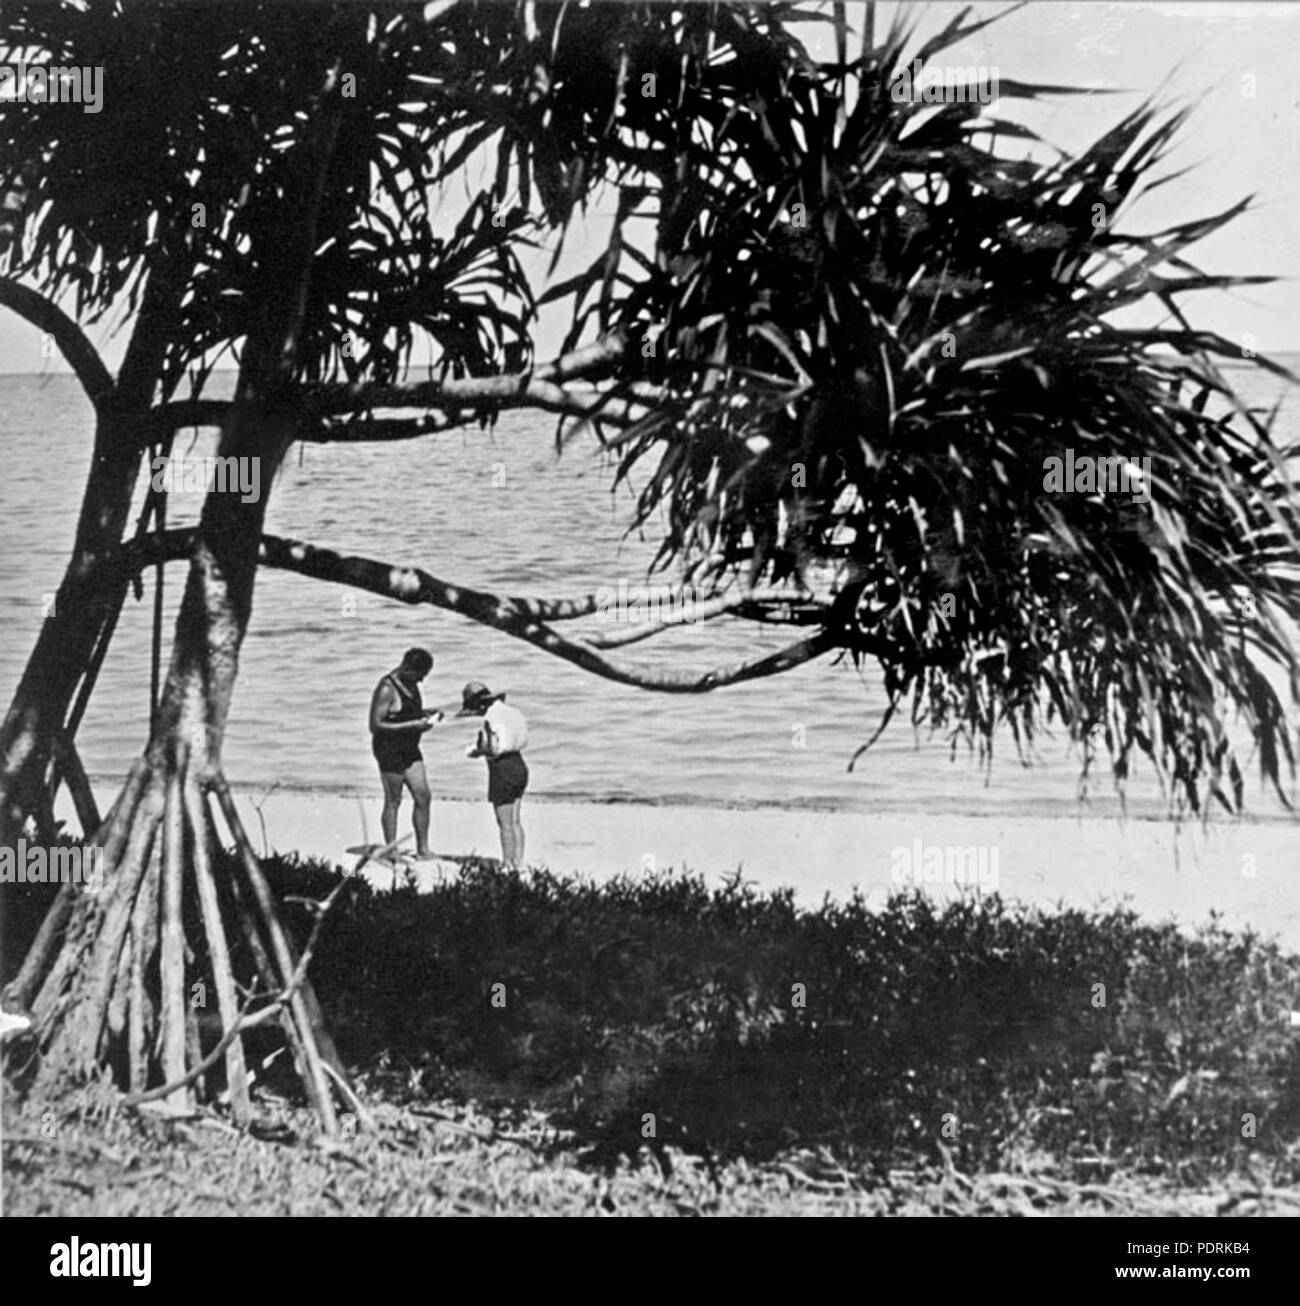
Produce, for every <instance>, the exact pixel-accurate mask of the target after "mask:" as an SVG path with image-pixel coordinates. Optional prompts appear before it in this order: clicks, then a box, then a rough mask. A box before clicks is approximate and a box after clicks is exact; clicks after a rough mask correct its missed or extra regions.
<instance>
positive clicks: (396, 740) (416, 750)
mask: <svg viewBox="0 0 1300 1306" xmlns="http://www.w3.org/2000/svg"><path fill="white" fill-rule="evenodd" d="M370 751H371V753H373V754H374V758H375V761H376V762H378V763H379V769H380V770H381V771H387V772H389V773H390V774H392V775H402V774H404V773H405V771H406V769H407V768H408V767H410V766H413V765H414V764H415V763H416V762H423V761H424V754H423V753H422V752H420V745H419V744H418V743H417V742H416V741H415V740H414V739H412V738H410V737H409V736H406V737H404V736H402V735H396V736H389V737H387V738H385V737H384V736H383V735H371V736H370Z"/></svg>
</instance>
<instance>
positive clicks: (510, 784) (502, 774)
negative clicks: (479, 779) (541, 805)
mask: <svg viewBox="0 0 1300 1306" xmlns="http://www.w3.org/2000/svg"><path fill="white" fill-rule="evenodd" d="M527 788H528V764H527V763H526V762H525V761H524V759H523V758H522V757H521V756H520V755H519V754H518V753H506V754H505V755H504V756H502V757H494V758H491V759H489V761H488V802H489V803H491V804H492V806H493V807H501V806H503V805H504V804H506V803H513V802H514V801H515V799H516V798H522V797H523V796H524V790H525V789H527Z"/></svg>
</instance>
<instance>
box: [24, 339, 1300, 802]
mask: <svg viewBox="0 0 1300 1306" xmlns="http://www.w3.org/2000/svg"><path fill="white" fill-rule="evenodd" d="M1284 361H1287V360H1285V359H1284ZM1289 361H1290V365H1291V366H1292V367H1295V366H1297V365H1300V356H1293V357H1292V358H1291V359H1290V360H1289ZM1247 375H1248V379H1249V388H1248V389H1247V391H1246V393H1247V394H1248V395H1249V396H1250V397H1251V398H1252V399H1255V400H1258V401H1259V402H1268V403H1271V402H1273V401H1275V400H1276V399H1278V398H1279V395H1281V398H1282V400H1283V405H1284V407H1283V413H1282V415H1281V417H1280V419H1279V421H1280V422H1281V423H1282V428H1283V429H1284V430H1285V429H1290V430H1294V429H1295V427H1294V423H1295V419H1296V418H1297V416H1298V415H1300V408H1298V406H1297V397H1296V395H1295V393H1294V392H1287V391H1284V390H1283V387H1282V386H1281V383H1274V382H1271V381H1265V382H1263V383H1261V382H1260V381H1259V379H1258V378H1257V377H1255V376H1254V375H1253V374H1247ZM0 414H3V420H4V439H5V462H6V466H5V474H4V476H3V478H0V523H2V524H0V612H2V613H3V621H2V622H0V699H3V703H4V705H6V706H7V704H8V701H9V697H10V695H11V693H12V691H13V687H14V685H15V684H16V682H17V678H18V675H19V674H20V672H21V669H22V666H23V664H24V662H25V660H26V657H27V655H28V653H29V651H30V648H31V645H32V642H33V640H34V639H35V636H36V633H37V629H38V627H39V625H40V622H41V620H42V617H41V602H42V594H43V593H45V592H46V591H50V590H54V589H55V588H56V587H57V585H58V582H59V578H60V576H61V574H62V570H63V566H64V563H65V561H66V559H67V555H68V550H69V548H70V546H71V541H72V533H73V528H74V525H75V520H76V513H77V509H78V506H79V499H80V495H81V491H82V488H83V485H84V482H85V476H86V471H87V467H88V462H89V453H90V445H91V436H92V429H93V428H92V422H91V415H90V412H89V409H88V407H87V405H86V403H85V401H84V400H83V399H82V397H81V393H80V390H79V388H78V386H77V384H76V382H75V381H74V380H73V379H72V378H70V377H66V376H62V375H50V376H33V375H11V376H0ZM178 448H179V449H180V450H181V451H182V452H192V453H193V454H195V455H196V456H197V455H202V454H204V453H208V452H210V451H211V444H210V442H209V441H208V440H207V439H205V438H198V439H196V440H195V441H194V442H193V445H192V447H191V437H190V436H189V435H186V436H184V437H183V438H182V440H181V441H180V444H179V445H178ZM611 482H612V473H611V470H610V467H609V465H608V464H607V463H606V462H605V461H604V460H603V458H602V457H601V455H600V453H599V451H598V450H596V449H595V447H594V442H590V443H588V444H583V445H579V444H575V445H573V446H571V447H570V448H569V449H567V450H566V451H565V453H564V454H563V455H562V456H560V457H557V455H556V452H555V445H554V428H553V425H552V424H551V422H550V421H549V420H543V419H539V418H537V417H535V416H524V415H508V416H507V417H506V418H504V419H503V420H502V422H501V423H500V425H499V426H498V428H497V429H496V431H494V432H492V433H483V432H479V431H467V432H464V433H456V434H452V435H444V436H436V437H430V438H426V439H424V440H422V441H417V442H412V443H407V444H393V445H385V446H371V447H365V446H352V447H348V446H324V447H322V446H310V447H307V448H305V449H303V450H302V452H301V454H300V453H298V452H297V451H295V452H294V453H293V454H292V456H291V459H290V463H289V465H288V466H287V467H286V468H285V469H284V471H283V472H282V474H281V476H280V478H279V481H278V483H277V484H276V485H275V486H274V487H273V494H272V500H271V505H270V513H269V529H270V530H271V531H273V532H275V533H278V534H281V535H287V536H293V537H298V538H302V539H307V540H311V541H313V542H316V543H318V544H322V545H326V546H329V547H331V548H336V549H339V550H343V551H346V552H354V553H358V554H361V555H364V556H367V557H372V558H379V559H384V560H390V561H392V562H394V563H403V564H413V565H418V566H420V567H423V568H424V569H425V570H427V571H430V572H432V573H433V574H434V575H436V576H439V577H442V578H445V579H447V580H450V581H454V582H458V583H461V584H465V585H470V586H475V587H480V588H483V589H489V590H496V591H501V592H505V593H509V594H513V595H541V596H554V597H561V596H573V595H580V594H587V593H589V592H591V591H594V590H596V589H598V588H599V587H601V586H602V585H609V586H617V585H618V583H619V582H620V581H621V580H626V581H627V582H628V584H629V585H635V584H637V583H640V582H643V581H644V579H645V569H646V565H647V563H648V561H649V559H650V558H651V556H652V554H653V545H654V541H653V540H650V539H641V538H637V537H628V536H627V535H626V524H627V521H628V516H629V509H630V499H629V497H628V494H627V492H626V491H622V492H620V494H619V495H618V496H615V495H613V494H612V493H611V490H610V486H611ZM198 505H199V499H198V497H197V496H189V495H174V496H173V497H172V500H171V508H170V520H169V524H172V525H182V524H185V523H186V522H188V521H192V520H194V519H195V517H196V516H197V510H198ZM183 579H184V572H183V570H182V569H181V568H180V567H178V566H174V567H172V568H170V569H169V571H168V577H167V584H166V589H165V596H166V608H167V621H166V623H165V626H164V631H165V633H166V637H167V639H168V640H170V634H171V630H172V625H173V621H174V616H175V611H176V606H177V602H178V600H179V596H180V592H181V587H182V584H183ZM152 583H153V582H152V577H150V578H149V580H148V582H147V584H146V589H145V597H144V601H143V602H136V601H135V600H134V599H133V598H132V599H129V600H128V603H127V609H126V611H125V613H124V614H123V618H122V621H121V624H120V625H119V627H118V632H117V636H116V639H115V642H114V644H113V648H112V651H111V653H110V655H109V657H108V659H107V662H106V663H105V666H104V669H103V672H102V674H101V677H100V681H99V685H98V688H97V690H96V694H95V698H94V700H93V703H92V706H91V709H90V711H89V713H88V715H87V717H86V720H85V722H84V724H83V726H82V729H81V734H80V744H81V747H82V750H83V755H84V757H85V760H86V764H87V766H88V768H89V769H90V770H91V772H92V774H96V775H103V776H116V775H120V774H121V773H122V772H123V771H124V770H125V768H126V766H127V764H128V763H129V761H130V760H131V758H132V757H133V756H134V755H135V754H136V753H137V752H138V751H139V749H140V748H141V746H142V744H143V742H144V740H145V734H146V725H147V717H148V693H149V640H150V630H151V620H152V606H153V605H152ZM791 637H792V636H791V634H790V633H788V632H787V633H786V634H784V635H783V634H782V633H780V632H776V633H775V634H773V633H771V632H767V631H756V630H755V629H754V628H752V627H750V626H747V625H745V624H743V623H736V622H733V623H727V622H717V623H709V624H708V625H707V626H697V627H691V626H683V627H682V628H680V629H679V630H675V631H673V632H671V633H669V634H666V635H663V636H661V637H659V638H658V639H654V640H650V641H648V642H644V643H640V644H634V645H632V646H630V647H628V648H626V649H624V650H622V654H623V655H624V656H626V657H627V658H629V659H636V660H638V661H640V662H643V663H645V664H648V665H651V666H680V667H684V668H698V669H700V670H705V669H707V668H709V667H711V666H713V665H715V664H722V663H726V662H729V661H732V660H734V659H739V658H743V657H750V656H753V655H755V654H756V653H757V652H759V651H760V650H762V649H766V648H769V647H773V648H774V647H777V646H778V645H779V644H781V643H782V642H784V641H785V640H786V639H789V638H791ZM412 644H422V645H425V646H427V647H428V648H429V649H431V650H432V651H433V652H434V654H435V656H436V659H437V664H436V666H435V668H434V671H433V674H432V676H431V677H430V678H429V680H428V681H426V682H425V686H424V691H425V701H426V703H429V704H445V703H447V702H448V701H450V700H453V699H458V698H459V693H460V687H461V685H462V684H463V683H464V682H465V681H467V680H470V679H477V680H482V681H485V682H487V684H488V685H490V686H491V687H492V688H493V689H494V690H504V691H506V692H507V693H508V695H509V698H510V701H511V702H514V703H516V704H517V705H518V706H519V707H521V708H522V709H523V710H524V712H525V713H526V714H527V716H528V719H529V723H530V729H531V734H532V743H531V747H530V749H529V753H528V757H529V764H530V766H531V768H532V772H533V790H534V792H535V793H537V794H538V795H550V796H555V797H560V796H563V797H567V798H584V799H591V800H598V801H620V800H636V801H650V802H669V801H673V802H688V803H703V804H718V805H730V804H751V803H771V804H793V805H801V806H810V807H833V808H841V809H849V810H871V809H892V810H922V811H948V812H970V813H988V814H997V813H1006V814H1010V813H1023V812H1029V811H1031V810H1032V811H1038V812H1043V813H1048V812H1059V813H1067V812H1073V811H1076V810H1077V804H1078V801H1079V789H1078V756H1077V754H1072V753H1071V752H1070V750H1069V748H1068V745H1067V743H1066V741H1065V740H1064V739H1063V738H1057V739H1045V740H1043V741H1042V742H1041V744H1040V746H1039V757H1038V758H1037V760H1036V761H1035V763H1034V764H1033V765H1031V766H1028V767H1025V766H1023V765H1021V764H1020V763H1019V762H1018V761H1017V759H1016V756H1015V750H1014V748H1013V746H1012V744H1011V741H1010V739H1006V740H1004V741H1002V742H1001V744H1000V751H999V755H998V756H997V757H996V759H995V762H994V765H993V767H992V769H991V772H989V773H987V774H986V773H985V772H984V771H983V770H982V769H981V768H980V766H979V765H978V763H977V761H976V759H975V757H974V756H973V755H972V754H970V753H969V752H968V751H967V750H966V749H965V746H964V745H963V746H962V748H961V749H959V751H958V752H957V753H956V755H955V757H953V756H952V755H951V753H950V749H949V746H948V744H947V742H946V741H945V740H944V739H942V738H928V737H925V736H922V737H919V738H918V737H917V736H916V735H915V733H914V732H913V730H912V729H911V727H910V726H909V725H908V724H906V723H905V722H904V723H897V724H895V725H894V726H892V727H891V728H890V730H889V731H888V732H887V733H886V734H885V736H884V737H883V738H882V739H881V740H879V741H878V742H877V744H876V745H875V747H874V748H873V749H872V750H871V751H870V752H869V753H867V754H866V755H865V757H863V758H862V759H861V760H860V761H859V763H858V766H857V769H856V771H855V772H853V773H852V774H850V773H849V772H848V771H847V769H846V766H847V763H848V760H849V757H850V756H851V755H852V753H853V751H854V749H855V748H856V747H857V746H858V745H859V744H860V743H861V742H863V741H864V740H865V739H866V738H867V737H868V735H869V734H870V733H871V732H872V731H873V730H874V728H875V726H876V724H877V722H878V721H879V719H880V715H881V711H882V708H883V706H884V704H883V696H882V693H881V689H880V678H879V675H878V673H877V672H876V671H875V670H874V668H870V669H866V670H865V671H864V672H862V673H859V672H858V671H857V670H855V669H854V668H853V667H852V666H851V665H848V664H844V665H838V666H836V665H831V664H830V662H829V661H828V660H825V661H822V662H820V663H816V664H812V665H805V666H803V667H801V668H799V669H797V670H795V671H793V672H791V673H788V674H786V675H782V676H778V677H775V678H772V679H769V680H766V681H761V682H752V683H749V684H745V685H740V686H735V687H732V688H728V689H723V690H719V691H716V692H714V693H711V694H706V695H691V696H679V695H665V694H654V693H648V692H646V691H643V690H636V689H631V688H625V687H623V686H620V685H616V684H612V683H610V682H608V681H605V680H601V679H598V678H596V677H593V676H591V675H588V674H587V673H585V672H582V671H579V670H578V669H577V668H575V667H572V666H570V665H568V664H567V663H564V662H561V661H559V660H557V659H555V658H553V657H550V656H548V655H547V654H545V653H543V652H541V651H539V650H537V649H534V648H532V647H530V646H528V645H525V644H522V643H519V642H517V641H515V640H512V639H510V638H508V637H507V636H505V635H502V634H498V633H496V632H494V631H490V630H486V629H484V628H482V627H479V626H477V625H475V624H473V623H471V622H469V621H467V620H464V619H462V618H459V617H455V616H452V615H450V614H446V613H442V612H439V611H435V610H434V609H431V608H408V607H406V606H404V605H400V604H396V603H389V602H385V601H382V600H380V599H378V598H376V597H373V596H371V595H367V594H361V593H358V592H355V591H351V590H341V589H338V588H335V587H332V586H328V585H323V584H321V583H319V582H314V581H309V580H305V579H302V578H299V577H296V576H290V575H286V574H283V573H276V572H271V571H264V572H263V573H262V575H261V577H260V578H259V581H258V587H257V598H256V605H255V610H254V614H253V621H252V626H251V629H250V631H249V636H248V640H247V642H246V644H245V648H244V654H243V660H242V665H241V673H240V679H239V685H238V690H237V695H236V699H235V704H234V710H233V714H232V718H231V724H230V732H229V735H228V739H227V746H226V761H227V766H228V770H229V773H230V775H231V778H232V780H234V781H236V782H240V783H246V784H254V785H264V786H267V787H269V786H271V785H272V784H275V783H277V782H279V783H280V784H282V785H285V786H289V787H294V788H348V789H351V788H357V787H359V788H364V789H373V788H374V787H375V786H376V784H377V777H376V776H375V774H374V764H373V762H372V760H371V757H370V752H369V737H368V734H367V729H366V713H367V709H368V705H369V700H370V694H371V690H372V688H373V686H374V684H375V681H376V680H377V679H378V677H379V676H380V675H382V674H383V673H384V672H386V671H387V670H389V669H390V668H391V667H392V666H393V665H394V664H395V663H396V662H397V661H398V659H399V658H400V656H401V653H402V651H403V650H404V649H405V648H406V647H408V646H409V645H412ZM472 733H473V732H472V728H471V727H470V726H469V725H468V724H467V723H465V722H460V723H459V724H453V725H451V726H449V727H445V728H440V729H438V730H435V731H433V732H431V733H430V734H429V735H426V736H425V744H424V751H425V757H426V761H427V765H428V769H429V775H430V779H431V782H432V785H433V788H434V791H435V792H436V793H438V794H440V795H443V796H446V797H478V796H479V795H481V794H482V792H483V788H484V781H483V774H482V770H483V768H482V763H481V762H479V761H470V760H468V759H467V758H466V757H465V756H464V748H465V745H466V744H467V742H469V740H470V739H471V738H472ZM1248 794H1249V795H1250V805H1251V808H1252V810H1254V811H1256V812H1259V813H1261V814H1268V813H1274V812H1277V811H1278V810H1279V808H1278V806H1277V804H1276V803H1275V802H1274V801H1273V800H1271V799H1269V798H1268V797H1267V796H1266V795H1265V794H1263V792H1262V791H1261V789H1260V787H1259V784H1258V781H1257V780H1255V781H1254V782H1253V783H1252V784H1251V786H1250V788H1249V790H1248ZM1089 805H1090V809H1091V810H1094V811H1096V812H1098V813H1107V812H1111V811H1114V810H1117V809H1116V804H1115V801H1114V799H1113V796H1112V795H1111V791H1110V787H1109V782H1108V781H1107V780H1106V779H1105V778H1104V777H1097V778H1095V779H1094V781H1093V783H1092V786H1091V793H1090V795H1089ZM1160 810H1161V807H1160V803H1159V795H1158V793H1157V791H1156V790H1155V787H1154V785H1153V784H1152V783H1151V781H1150V778H1149V777H1144V776H1138V777H1137V779H1136V781H1135V783H1134V784H1133V786H1132V787H1131V790H1130V811H1131V812H1133V813H1135V814H1138V815H1154V814H1157V813H1158V812H1159V811H1160Z"/></svg>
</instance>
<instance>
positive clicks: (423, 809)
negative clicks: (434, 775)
mask: <svg viewBox="0 0 1300 1306" xmlns="http://www.w3.org/2000/svg"><path fill="white" fill-rule="evenodd" d="M404 778H405V781H406V787H407V788H408V789H409V790H410V791H411V801H412V803H413V804H414V810H413V811H412V813H411V824H412V825H413V826H414V827H415V855H416V856H417V857H431V856H432V855H433V854H432V853H430V852H429V811H430V809H431V807H432V805H433V798H432V795H430V793H429V778H428V776H426V775H425V773H424V763H423V762H412V763H411V765H410V766H408V767H407V768H406V775H405V777H404ZM393 828H394V829H396V828H397V823H396V821H394V822H393Z"/></svg>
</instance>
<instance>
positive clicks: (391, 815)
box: [379, 771, 402, 844]
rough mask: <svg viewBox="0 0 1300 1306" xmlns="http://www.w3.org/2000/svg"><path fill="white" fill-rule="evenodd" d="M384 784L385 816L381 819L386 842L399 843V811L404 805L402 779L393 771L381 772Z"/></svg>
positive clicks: (380, 822) (380, 775) (380, 776)
mask: <svg viewBox="0 0 1300 1306" xmlns="http://www.w3.org/2000/svg"><path fill="white" fill-rule="evenodd" d="M379 778H380V779H381V780H382V781H383V782H384V814H383V816H381V817H380V819H379V824H380V827H381V828H382V829H383V832H384V842H385V843H386V844H387V843H396V842H397V809H398V808H399V807H401V805H402V777H401V776H400V775H398V774H395V773H394V772H392V771H381V772H380V773H379Z"/></svg>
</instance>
